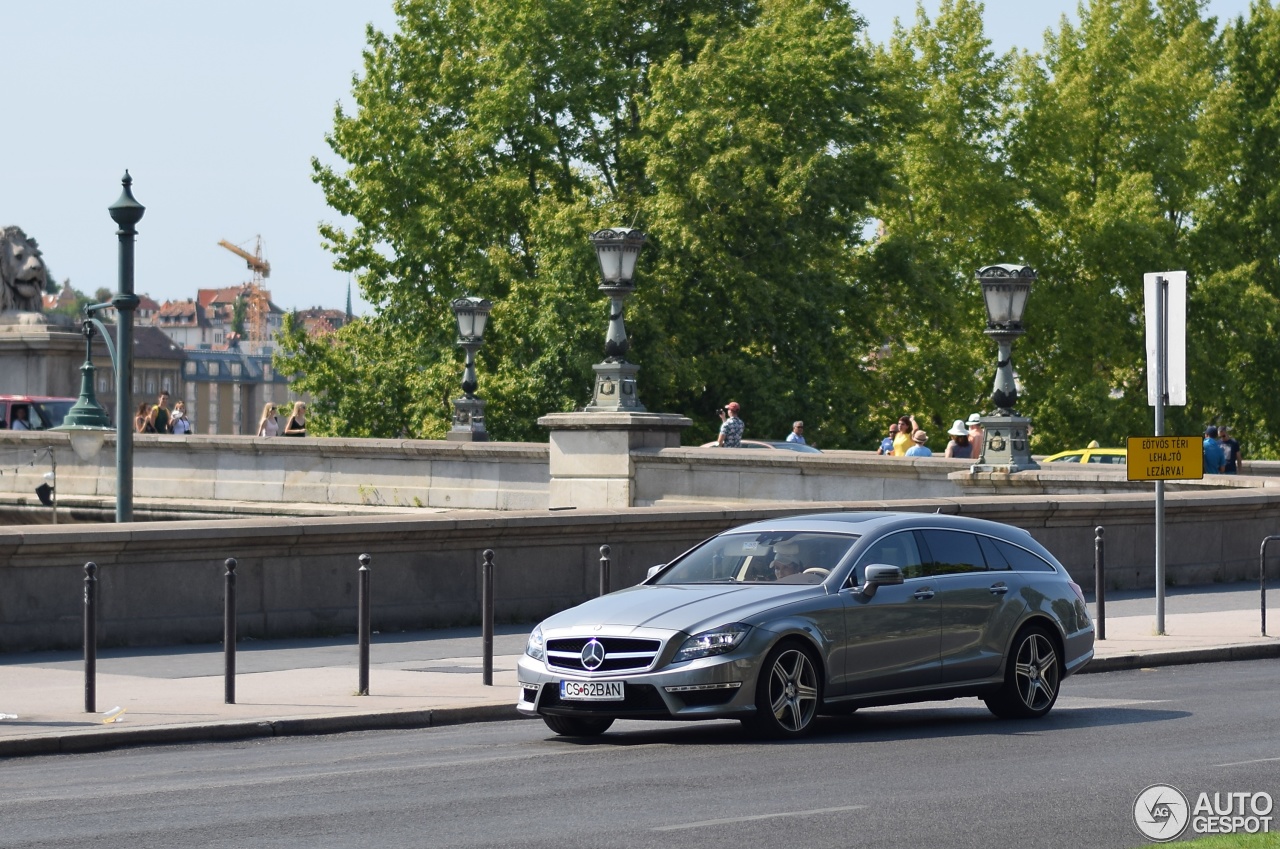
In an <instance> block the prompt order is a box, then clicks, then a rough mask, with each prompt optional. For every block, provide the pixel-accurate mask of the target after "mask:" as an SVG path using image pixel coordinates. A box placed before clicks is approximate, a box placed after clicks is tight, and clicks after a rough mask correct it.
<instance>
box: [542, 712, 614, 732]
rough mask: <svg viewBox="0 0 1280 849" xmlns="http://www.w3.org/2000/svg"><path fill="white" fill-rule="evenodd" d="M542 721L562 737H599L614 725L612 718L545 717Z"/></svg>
mask: <svg viewBox="0 0 1280 849" xmlns="http://www.w3.org/2000/svg"><path fill="white" fill-rule="evenodd" d="M542 721H543V722H545V723H547V727H548V728H550V729H551V730H552V731H554V732H556V733H557V734H559V735H561V736H562V737H599V736H600V735H601V734H603V733H604V732H606V731H608V730H609V726H610V725H613V717H612V716H544V717H542Z"/></svg>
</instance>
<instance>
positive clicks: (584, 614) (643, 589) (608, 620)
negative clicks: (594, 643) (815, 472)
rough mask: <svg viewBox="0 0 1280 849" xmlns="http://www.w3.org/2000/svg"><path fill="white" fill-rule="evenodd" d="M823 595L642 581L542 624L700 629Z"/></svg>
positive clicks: (768, 587)
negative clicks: (649, 583)
mask: <svg viewBox="0 0 1280 849" xmlns="http://www.w3.org/2000/svg"><path fill="white" fill-rule="evenodd" d="M825 594H826V590H825V589H824V588H823V587H822V586H821V585H813V584H799V585H795V586H788V587H785V588H784V587H780V586H778V585H777V584H670V585H659V586H651V585H641V586H637V587H629V588H627V589H625V590H619V591H618V592H614V593H609V594H608V595H605V596H601V597H599V598H594V599H592V600H591V601H588V602H585V603H583V604H580V605H578V606H577V607H571V608H569V609H568V610H565V611H562V612H560V613H557V614H555V615H554V616H552V617H551V618H549V619H547V620H545V621H544V622H543V623H542V629H543V631H544V632H548V631H552V630H559V629H571V630H572V629H578V628H581V627H583V626H590V627H592V628H594V627H595V626H597V625H600V626H603V627H605V628H608V629H609V630H612V631H614V632H615V633H616V632H618V631H624V632H625V631H626V630H628V629H639V628H656V629H661V630H665V631H683V632H684V633H686V634H696V633H699V632H700V631H705V630H707V629H708V628H714V627H717V626H719V625H725V624H728V623H730V622H746V623H748V624H757V621H756V617H758V616H759V615H761V614H763V613H765V612H766V611H769V610H772V609H774V608H775V607H777V606H778V605H780V604H785V603H788V602H793V601H798V600H800V599H803V598H809V597H813V596H820V595H825Z"/></svg>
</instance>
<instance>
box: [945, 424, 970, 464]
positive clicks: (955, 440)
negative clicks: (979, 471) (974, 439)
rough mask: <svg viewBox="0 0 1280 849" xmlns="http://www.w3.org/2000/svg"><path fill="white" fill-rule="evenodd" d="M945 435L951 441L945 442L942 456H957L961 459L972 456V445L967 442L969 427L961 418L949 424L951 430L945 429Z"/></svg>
mask: <svg viewBox="0 0 1280 849" xmlns="http://www.w3.org/2000/svg"><path fill="white" fill-rule="evenodd" d="M947 435H948V436H950V437H951V441H950V442H948V443H947V450H946V451H944V452H943V456H944V457H957V458H960V459H962V460H968V459H970V458H971V457H973V445H972V444H970V442H969V428H968V427H966V426H965V423H964V422H963V421H962V420H960V419H956V420H955V422H953V423H952V425H951V430H949V431H947Z"/></svg>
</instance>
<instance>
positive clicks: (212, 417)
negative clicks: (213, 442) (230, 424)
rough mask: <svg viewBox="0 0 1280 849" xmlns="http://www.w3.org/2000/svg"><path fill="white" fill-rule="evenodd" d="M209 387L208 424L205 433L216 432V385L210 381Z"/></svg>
mask: <svg viewBox="0 0 1280 849" xmlns="http://www.w3.org/2000/svg"><path fill="white" fill-rule="evenodd" d="M208 386H209V424H208V427H206V428H205V433H217V432H218V384H217V383H214V382H212V381H210V383H209V384H208Z"/></svg>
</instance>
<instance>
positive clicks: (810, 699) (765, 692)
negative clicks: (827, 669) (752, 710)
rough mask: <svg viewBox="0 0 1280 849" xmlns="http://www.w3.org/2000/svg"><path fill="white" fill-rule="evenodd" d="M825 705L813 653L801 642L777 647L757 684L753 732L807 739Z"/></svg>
mask: <svg viewBox="0 0 1280 849" xmlns="http://www.w3.org/2000/svg"><path fill="white" fill-rule="evenodd" d="M821 703H822V676H821V675H820V674H819V673H818V665H817V663H816V662H815V661H814V659H813V655H812V653H811V652H810V651H809V650H808V649H807V648H805V647H803V646H802V645H801V644H800V643H797V642H794V641H792V642H785V643H780V644H778V645H776V646H774V648H773V650H772V651H770V652H769V654H768V655H767V656H766V657H765V661H764V664H762V665H761V667H760V677H759V679H758V680H757V681H756V715H755V718H754V719H752V720H750V722H749V724H750V726H751V728H752V729H754V730H755V731H756V732H757V733H759V734H760V735H761V736H764V737H773V738H795V737H803V736H804V735H805V734H808V733H809V732H810V731H811V730H813V721H814V719H815V718H816V717H817V715H818V705H820V704H821Z"/></svg>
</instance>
